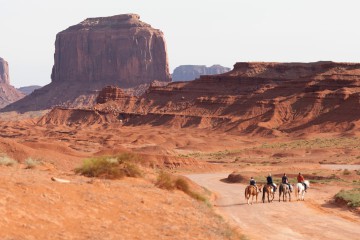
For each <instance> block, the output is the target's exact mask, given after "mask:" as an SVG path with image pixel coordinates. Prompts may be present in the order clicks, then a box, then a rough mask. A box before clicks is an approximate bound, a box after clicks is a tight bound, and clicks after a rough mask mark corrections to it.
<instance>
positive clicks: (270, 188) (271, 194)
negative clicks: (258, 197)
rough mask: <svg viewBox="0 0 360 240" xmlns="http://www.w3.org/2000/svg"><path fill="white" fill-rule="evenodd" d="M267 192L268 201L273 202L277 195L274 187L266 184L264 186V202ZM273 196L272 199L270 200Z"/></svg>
mask: <svg viewBox="0 0 360 240" xmlns="http://www.w3.org/2000/svg"><path fill="white" fill-rule="evenodd" d="M265 193H267V199H268V202H272V200H274V197H275V192H274V187H273V186H272V185H269V184H267V185H265V186H264V188H263V195H262V202H263V203H265ZM270 197H271V200H270Z"/></svg>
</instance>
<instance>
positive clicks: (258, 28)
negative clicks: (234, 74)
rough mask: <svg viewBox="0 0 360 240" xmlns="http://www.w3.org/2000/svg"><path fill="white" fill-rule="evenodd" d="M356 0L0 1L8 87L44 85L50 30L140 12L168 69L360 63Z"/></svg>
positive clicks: (51, 46)
mask: <svg viewBox="0 0 360 240" xmlns="http://www.w3.org/2000/svg"><path fill="white" fill-rule="evenodd" d="M359 11H360V1H359V0H341V1H340V0H338V1H333V0H297V1H295V0H222V1H220V0H181V1H178V0H101V1H99V0H62V1H53V0H0V32H1V35H0V57H3V58H4V59H6V60H7V61H8V62H9V66H10V81H11V84H12V85H14V86H16V87H19V86H26V85H35V84H36V85H45V84H48V83H50V81H51V80H50V74H51V68H52V65H53V62H54V60H53V54H54V50H55V49H54V42H55V36H56V33H58V32H60V31H62V30H64V29H66V28H67V27H69V26H71V25H74V24H77V23H79V22H81V21H82V20H84V19H85V18H88V17H103V16H111V15H117V14H122V13H138V14H140V16H141V20H142V21H144V22H147V23H149V24H151V25H152V26H153V27H154V28H158V29H161V30H162V31H163V32H164V34H165V38H166V42H167V49H168V57H169V63H170V71H171V72H172V70H173V69H174V68H175V67H177V66H179V65H183V64H201V65H212V64H221V65H224V66H228V67H232V66H233V64H234V63H235V62H239V61H282V62H283V61H286V62H294V61H296V62H299V61H300V62H309V61H318V60H332V61H343V62H360V30H359V25H360V13H359Z"/></svg>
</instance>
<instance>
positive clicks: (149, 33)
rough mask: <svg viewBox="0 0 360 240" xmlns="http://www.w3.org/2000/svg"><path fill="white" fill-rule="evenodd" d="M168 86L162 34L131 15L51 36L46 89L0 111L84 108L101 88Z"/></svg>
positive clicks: (91, 22)
mask: <svg viewBox="0 0 360 240" xmlns="http://www.w3.org/2000/svg"><path fill="white" fill-rule="evenodd" d="M154 80H157V81H162V82H169V81H170V80H171V78H170V74H169V67H168V60H167V52H166V44H165V39H164V35H163V33H162V32H161V31H160V30H158V29H154V28H152V27H151V26H150V25H149V24H147V23H144V22H142V21H140V16H139V15H136V14H123V15H117V16H112V17H99V18H88V19H86V20H84V21H83V22H81V23H79V24H77V25H74V26H71V27H69V28H68V29H66V30H64V31H62V32H60V33H58V34H57V36H56V41H55V54H54V66H53V69H52V74H51V83H50V84H49V85H47V86H45V87H43V88H41V89H38V90H35V91H34V92H33V93H32V94H30V95H29V96H27V97H26V98H24V99H23V100H21V101H19V102H17V103H15V104H12V105H10V106H8V107H7V108H6V109H4V110H3V111H12V110H16V111H19V112H25V111H30V110H42V109H48V108H51V107H53V106H56V105H63V106H90V105H92V104H93V102H94V100H95V98H96V96H97V94H98V91H99V90H101V89H102V88H103V87H105V86H107V85H114V86H119V87H121V88H132V87H137V86H141V85H144V84H145V85H149V84H150V83H151V82H152V81H154Z"/></svg>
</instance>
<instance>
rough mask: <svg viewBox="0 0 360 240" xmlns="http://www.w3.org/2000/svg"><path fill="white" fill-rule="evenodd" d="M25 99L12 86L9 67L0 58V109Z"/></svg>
mask: <svg viewBox="0 0 360 240" xmlns="http://www.w3.org/2000/svg"><path fill="white" fill-rule="evenodd" d="M23 97H24V94H23V93H21V92H19V91H18V90H16V88H14V87H13V86H11V85H10V76H9V65H8V63H7V62H6V61H5V60H4V59H2V58H0V108H3V107H5V106H6V105H8V104H10V103H12V102H15V101H17V100H19V99H21V98H23Z"/></svg>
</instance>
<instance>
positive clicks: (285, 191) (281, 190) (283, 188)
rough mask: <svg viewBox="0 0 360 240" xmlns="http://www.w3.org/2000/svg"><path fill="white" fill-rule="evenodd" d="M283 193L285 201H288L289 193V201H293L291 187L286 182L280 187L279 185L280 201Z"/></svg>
mask: <svg viewBox="0 0 360 240" xmlns="http://www.w3.org/2000/svg"><path fill="white" fill-rule="evenodd" d="M281 194H282V195H283V201H284V202H285V201H287V195H289V202H291V192H290V188H289V185H287V184H286V183H282V184H280V187H279V202H280V197H281Z"/></svg>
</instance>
